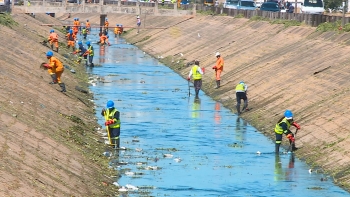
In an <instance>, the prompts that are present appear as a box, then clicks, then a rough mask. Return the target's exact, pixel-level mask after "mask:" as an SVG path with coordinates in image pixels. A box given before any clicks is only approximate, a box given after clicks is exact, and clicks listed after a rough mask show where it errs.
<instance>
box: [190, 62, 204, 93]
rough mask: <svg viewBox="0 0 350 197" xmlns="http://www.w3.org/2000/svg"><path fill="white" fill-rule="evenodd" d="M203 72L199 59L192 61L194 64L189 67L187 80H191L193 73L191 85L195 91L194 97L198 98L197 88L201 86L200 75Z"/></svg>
mask: <svg viewBox="0 0 350 197" xmlns="http://www.w3.org/2000/svg"><path fill="white" fill-rule="evenodd" d="M203 74H204V72H203V68H201V67H199V61H197V60H196V61H194V66H193V67H192V68H191V70H190V73H189V74H188V77H187V80H188V81H190V80H191V76H192V75H193V85H194V89H195V91H196V98H198V94H199V90H200V89H201V88H202V75H203Z"/></svg>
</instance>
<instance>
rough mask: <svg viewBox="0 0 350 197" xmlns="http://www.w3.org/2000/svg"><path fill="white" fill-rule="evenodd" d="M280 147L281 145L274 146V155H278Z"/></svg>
mask: <svg viewBox="0 0 350 197" xmlns="http://www.w3.org/2000/svg"><path fill="white" fill-rule="evenodd" d="M280 145H281V144H275V153H276V154H279V152H280Z"/></svg>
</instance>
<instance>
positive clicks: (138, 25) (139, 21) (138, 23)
mask: <svg viewBox="0 0 350 197" xmlns="http://www.w3.org/2000/svg"><path fill="white" fill-rule="evenodd" d="M136 19H137V22H136V25H137V33H139V32H140V26H141V19H140V16H139V15H137V17H136Z"/></svg>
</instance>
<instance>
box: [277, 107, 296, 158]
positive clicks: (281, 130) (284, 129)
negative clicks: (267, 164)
mask: <svg viewBox="0 0 350 197" xmlns="http://www.w3.org/2000/svg"><path fill="white" fill-rule="evenodd" d="M291 125H293V126H294V127H295V128H296V129H297V131H296V132H298V130H299V129H300V125H299V124H298V123H296V122H294V121H293V113H292V111H291V110H286V111H285V112H284V116H283V117H282V118H281V119H280V120H278V122H277V124H276V126H275V134H276V144H275V152H276V154H278V153H279V148H280V145H281V143H282V134H285V135H286V136H287V138H288V139H289V143H290V145H291V146H292V151H295V150H297V148H296V147H295V138H294V134H293V133H292V132H291V131H290V130H289V128H290V126H291Z"/></svg>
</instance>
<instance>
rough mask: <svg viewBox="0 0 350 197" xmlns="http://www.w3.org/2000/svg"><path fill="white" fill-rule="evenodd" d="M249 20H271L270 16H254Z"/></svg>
mask: <svg viewBox="0 0 350 197" xmlns="http://www.w3.org/2000/svg"><path fill="white" fill-rule="evenodd" d="M249 20H250V21H269V19H268V18H264V17H262V16H252V17H251V18H250V19H249Z"/></svg>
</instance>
